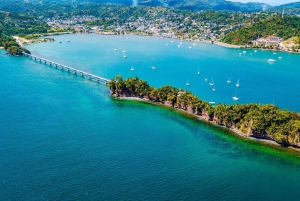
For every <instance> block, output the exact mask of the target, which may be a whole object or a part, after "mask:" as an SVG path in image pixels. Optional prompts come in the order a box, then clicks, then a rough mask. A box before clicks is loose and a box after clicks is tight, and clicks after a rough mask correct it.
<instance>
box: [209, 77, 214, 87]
mask: <svg viewBox="0 0 300 201" xmlns="http://www.w3.org/2000/svg"><path fill="white" fill-rule="evenodd" d="M214 85H215V83H214V78H211V82H210V83H209V86H214Z"/></svg>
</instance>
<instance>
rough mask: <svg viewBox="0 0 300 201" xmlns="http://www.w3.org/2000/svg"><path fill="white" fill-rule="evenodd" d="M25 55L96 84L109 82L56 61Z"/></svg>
mask: <svg viewBox="0 0 300 201" xmlns="http://www.w3.org/2000/svg"><path fill="white" fill-rule="evenodd" d="M23 55H25V56H26V57H29V58H32V59H34V60H35V61H40V62H43V63H45V64H49V65H50V66H53V67H55V68H61V69H62V70H66V71H68V72H72V73H74V74H75V75H80V76H81V77H86V78H88V79H90V80H94V81H96V82H100V83H104V84H107V83H108V82H109V79H107V78H104V77H100V76H97V75H94V74H91V73H87V72H84V71H82V70H78V69H75V68H72V67H69V66H66V65H62V64H59V63H56V62H54V61H50V60H48V59H44V58H41V57H38V56H35V55H32V54H27V53H25V52H23Z"/></svg>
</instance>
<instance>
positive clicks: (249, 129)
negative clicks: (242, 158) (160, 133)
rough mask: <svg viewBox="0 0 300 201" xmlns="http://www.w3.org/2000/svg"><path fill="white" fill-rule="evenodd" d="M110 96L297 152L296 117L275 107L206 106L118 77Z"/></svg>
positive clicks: (299, 117) (299, 120)
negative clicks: (138, 101) (184, 114)
mask: <svg viewBox="0 0 300 201" xmlns="http://www.w3.org/2000/svg"><path fill="white" fill-rule="evenodd" d="M109 89H110V90H111V95H112V96H114V97H118V98H128V97H135V98H139V99H141V100H147V101H150V102H155V103H160V104H164V105H169V106H171V107H173V108H176V109H181V110H185V111H187V112H189V113H191V114H193V115H196V116H198V117H199V118H200V119H202V120H207V121H209V122H212V123H215V124H218V125H223V126H226V127H227V128H229V129H231V130H233V131H235V132H236V133H239V134H241V133H242V135H243V136H245V137H254V138H258V139H268V140H272V141H275V142H277V143H278V144H280V145H282V146H293V147H296V148H300V114H297V113H295V112H290V111H288V110H282V109H280V108H278V107H277V106H275V105H272V104H266V105H261V104H258V103H256V104H255V103H251V104H234V105H226V104H217V105H216V106H212V105H210V104H209V103H208V102H206V101H204V100H201V99H200V98H198V97H197V96H195V95H193V94H192V93H191V92H189V91H187V90H182V89H177V88H175V87H172V86H170V85H168V86H163V87H160V88H158V89H155V88H154V87H151V86H150V85H149V84H148V83H147V82H146V81H143V80H140V79H139V78H138V77H133V78H131V77H130V78H127V79H125V80H123V78H122V76H121V75H117V76H116V78H114V79H111V80H110V82H109Z"/></svg>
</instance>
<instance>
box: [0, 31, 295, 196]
mask: <svg viewBox="0 0 300 201" xmlns="http://www.w3.org/2000/svg"><path fill="white" fill-rule="evenodd" d="M90 36H92V35H90ZM60 37H65V36H60ZM76 37H79V38H80V37H84V38H85V39H86V40H87V43H89V41H90V40H89V39H88V38H87V36H85V35H78V36H71V35H68V38H70V40H71V42H70V43H68V44H67V43H65V42H63V43H62V44H61V46H58V44H55V42H54V43H45V44H38V45H32V46H28V47H29V48H32V49H35V50H34V51H33V52H34V53H37V54H39V55H42V56H44V57H47V58H52V59H53V58H55V59H56V60H57V61H58V62H61V63H64V64H69V65H72V66H76V67H78V68H81V69H82V70H86V71H89V72H93V73H95V74H98V75H103V76H106V77H111V76H114V75H115V74H116V73H122V74H124V76H130V74H131V73H132V72H131V71H130V66H131V63H133V65H135V68H136V71H134V73H137V74H138V72H139V73H141V75H142V76H143V77H144V78H145V79H146V78H147V76H148V78H149V79H150V80H151V83H153V85H155V86H160V85H162V84H165V82H170V83H171V82H174V84H176V83H177V84H178V85H180V83H181V82H180V79H179V81H176V80H177V79H175V78H174V77H172V76H171V75H169V74H167V73H165V76H164V77H165V79H158V78H157V77H156V76H157V75H156V74H158V75H160V74H161V73H163V72H167V69H165V70H163V69H164V68H166V67H164V65H161V66H160V65H159V62H158V61H159V58H161V59H163V58H164V59H167V58H166V56H164V54H163V52H164V51H162V52H161V53H157V54H155V56H153V57H152V56H151V58H153V60H151V59H150V55H151V54H150V52H149V51H146V53H143V52H142V51H140V53H141V55H144V54H145V55H146V54H149V57H146V56H143V57H142V56H138V55H136V56H134V54H132V53H131V52H132V51H134V49H138V45H137V44H138V43H134V42H132V43H131V46H130V47H131V48H132V49H129V48H127V49H126V51H127V55H128V58H127V60H126V59H124V58H122V53H121V52H119V51H118V52H116V53H115V52H114V51H113V49H114V48H115V47H108V45H105V46H104V45H103V46H101V45H99V44H98V45H99V46H101V47H102V49H103V50H102V51H101V52H97V49H95V48H96V47H98V46H97V45H93V43H92V42H90V43H89V44H91V47H90V49H88V45H85V41H81V43H80V42H79V39H78V43H77V45H76ZM95 37H97V36H95ZM99 37H100V36H99ZM109 39H110V37H108V38H106V40H105V41H109ZM93 40H96V39H93ZM128 40H129V39H128ZM143 40H144V39H141V41H143ZM148 40H149V42H148V45H147V46H148V48H147V49H148V50H149V49H151V47H152V46H151V45H153V41H152V40H154V41H156V40H157V43H161V42H160V41H161V39H155V38H154V39H150V38H149V39H148V38H145V41H148ZM103 41H104V40H103ZM112 41H113V40H112ZM116 44H119V47H116V48H118V49H120V50H121V49H123V48H125V47H126V46H125V45H126V44H122V43H121V42H119V43H115V45H114V46H116ZM128 44H130V43H128ZM133 44H136V46H135V48H134V47H133V46H134V45H133ZM43 45H44V46H43ZM52 45H53V46H55V45H57V46H56V47H52V49H51V48H49V49H47V48H46V47H48V46H49V47H51V46H52ZM67 45H70V46H71V48H69V53H68V51H67V50H66V49H65V48H64V47H65V46H67ZM122 45H124V47H122ZM169 45H170V44H169ZM198 45H199V48H200V44H197V45H196V47H198ZM141 46H144V45H143V44H141ZM203 46H204V44H203ZM42 47H44V48H42ZM59 47H60V48H59ZM75 47H76V48H75ZM162 47H165V44H163V46H162ZM196 47H195V48H193V49H192V50H191V51H194V49H196ZM207 47H208V46H207ZM38 48H42V49H40V50H39V51H37V50H38ZM85 48H86V50H91V51H90V53H86V52H84V51H83V50H84V49H85ZM152 48H153V49H155V48H154V47H152ZM211 48H218V47H211ZM55 49H56V50H57V51H56V52H55V54H53V55H52V56H50V55H51V52H54V50H55ZM99 49H100V48H99ZM157 49H158V48H157ZM130 50H131V51H130ZM217 50H218V49H217ZM59 51H60V53H58V52H59ZM77 51H78V52H77ZM136 51H137V50H136ZM170 51H171V50H170ZM174 51H175V50H174ZM186 51H189V50H188V48H187V50H186ZM220 51H224V52H226V51H227V50H226V49H224V50H223V49H220ZM228 51H229V53H230V52H231V51H233V53H232V54H234V55H235V53H236V52H234V51H237V50H228ZM75 52H77V53H76V54H75ZM105 52H106V53H105ZM137 52H138V51H137ZM153 52H156V51H154V50H153ZM153 52H152V53H153ZM182 52H184V51H182ZM229 53H227V54H229ZM96 54H97V55H98V57H96V58H94V57H93V56H95V55H96ZM113 54H115V59H111V55H113ZM203 54H204V53H203ZM215 54H216V55H218V54H221V53H220V52H217V51H216V52H215ZM261 54H267V53H265V52H262V53H261ZM160 55H161V57H160ZM184 55H187V56H189V55H193V54H186V53H184ZM184 55H183V56H184ZM131 56H134V57H135V59H131V58H130V57H131ZM288 56H290V60H291V61H293V59H294V55H288V54H287V55H286V56H284V58H286V57H287V58H288ZM295 56H296V58H297V55H295ZM119 57H121V58H119ZM178 57H179V56H178ZM145 58H149V59H147V60H146V59H145ZM183 58H184V57H183ZM216 58H218V56H216ZM224 58H225V56H224ZM287 58H286V59H287ZM238 59H241V58H239V57H238ZM249 59H251V58H249ZM136 60H137V61H136ZM183 60H185V61H186V62H188V61H189V60H188V59H183ZM228 60H229V59H228ZM138 61H141V62H144V63H145V64H147V63H148V65H149V66H148V65H145V67H144V66H143V65H139V62H138ZM134 62H136V63H134ZM155 62H156V63H155ZM153 63H155V64H153ZM184 63H185V62H183V64H184ZM278 63H279V62H278ZM0 64H1V65H0V69H1V73H0V80H1V85H0V120H1V121H0V136H1V138H0V139H1V140H0V200H5V201H6V200H297V199H298V196H299V188H300V182H299V180H300V162H299V157H297V156H293V155H291V154H290V153H288V152H285V151H282V150H276V149H273V148H270V147H267V146H261V145H259V144H255V143H252V142H248V141H244V140H240V139H238V138H236V137H234V136H232V135H230V134H227V133H226V132H224V131H223V130H222V129H218V128H215V127H212V126H210V125H207V124H205V123H201V122H199V121H197V120H194V119H192V118H189V117H186V116H183V115H182V114H180V113H178V112H175V111H173V110H170V109H166V108H162V107H158V106H153V105H149V104H146V103H140V102H135V101H124V100H114V99H111V98H110V96H109V91H108V89H107V87H106V86H105V85H102V84H97V83H94V82H91V81H89V80H87V79H84V78H81V77H80V76H75V75H73V74H69V73H68V72H65V71H61V70H60V69H55V68H53V67H50V66H47V65H44V64H40V63H38V62H34V61H32V60H30V59H28V58H24V57H11V56H7V55H4V51H0ZM172 64H174V65H175V64H176V62H174V63H173V61H172ZM151 65H155V66H157V70H156V71H152V70H151V69H150V70H149V71H148V72H147V73H142V72H143V71H142V69H143V70H144V71H146V70H148V67H149V68H150V67H151ZM276 65H279V64H277V63H276V64H274V65H272V67H273V69H276ZM178 66H180V65H178ZM178 66H177V65H176V66H173V67H174V68H177V69H178V71H179V67H178ZM266 66H267V65H266ZM277 67H278V68H279V66H277ZM189 68H194V66H189V65H186V67H185V69H186V70H183V71H182V73H181V74H179V75H182V76H184V73H185V72H186V71H190V72H193V73H191V75H194V74H195V73H196V72H197V67H196V72H195V70H191V69H190V70H188V69H189ZM200 68H201V66H200ZM293 68H295V69H296V67H293ZM139 69H140V71H139ZM202 70H203V71H204V68H202ZM160 71H163V72H160ZM170 72H171V71H170ZM150 73H153V74H154V75H152V76H150ZM155 73H156V74H155ZM286 73H287V72H286ZM138 75H139V74H138ZM292 75H293V73H291V77H293V76H292ZM139 76H140V75H139ZM177 77H180V76H177ZM185 77H187V76H185ZM232 77H233V76H232ZM245 77H246V76H245ZM245 77H244V78H245ZM197 78H198V77H197ZM216 78H217V77H216ZM240 79H241V80H243V79H242V77H240ZM268 79H269V78H268ZM182 80H183V82H184V81H185V80H184V79H182ZM200 80H201V81H202V77H201V79H200ZM200 80H199V83H201V82H200ZM216 80H217V79H216ZM244 80H245V79H244ZM156 81H157V82H158V83H156ZM190 81H191V88H192V86H193V84H192V83H193V81H192V78H190ZM195 81H196V78H195ZM225 82H226V80H225ZM244 82H245V81H244ZM241 83H242V82H241ZM245 84H246V83H244V85H245ZM294 84H295V83H294ZM183 85H184V84H183ZM199 85H200V84H199ZM241 85H242V84H241ZM224 88H225V87H224ZM193 89H196V87H195V88H193ZM241 90H242V86H241ZM198 93H202V92H200V91H199V92H198ZM284 93H287V94H288V92H284ZM276 100H277V99H276ZM295 105H296V104H295Z"/></svg>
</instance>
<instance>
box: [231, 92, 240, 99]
mask: <svg viewBox="0 0 300 201" xmlns="http://www.w3.org/2000/svg"><path fill="white" fill-rule="evenodd" d="M232 99H233V100H234V101H238V100H239V98H238V97H237V92H236V93H235V96H233V97H232Z"/></svg>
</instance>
